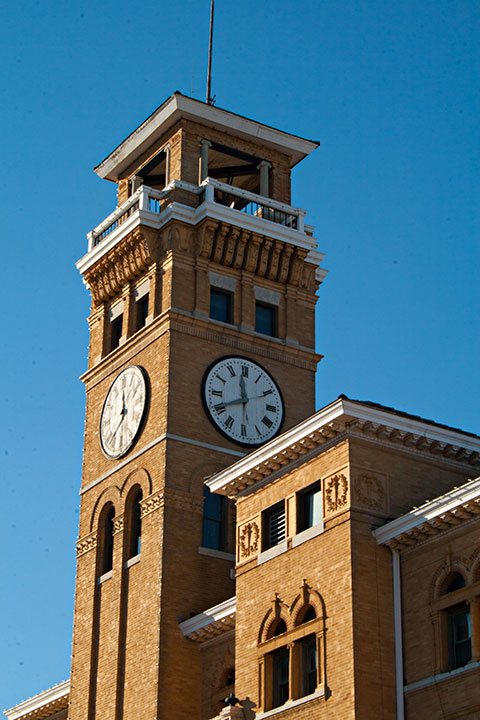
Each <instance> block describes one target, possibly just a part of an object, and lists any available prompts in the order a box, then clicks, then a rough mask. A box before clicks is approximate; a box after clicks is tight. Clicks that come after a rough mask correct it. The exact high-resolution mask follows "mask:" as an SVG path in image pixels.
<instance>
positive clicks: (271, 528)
mask: <svg viewBox="0 0 480 720" xmlns="http://www.w3.org/2000/svg"><path fill="white" fill-rule="evenodd" d="M284 539H285V501H284V500H282V501H281V502H279V503H277V504H276V505H273V506H272V507H271V508H269V509H268V510H265V512H264V513H263V550H268V548H271V547H274V546H275V545H278V544H279V543H281V542H282V540H284Z"/></svg>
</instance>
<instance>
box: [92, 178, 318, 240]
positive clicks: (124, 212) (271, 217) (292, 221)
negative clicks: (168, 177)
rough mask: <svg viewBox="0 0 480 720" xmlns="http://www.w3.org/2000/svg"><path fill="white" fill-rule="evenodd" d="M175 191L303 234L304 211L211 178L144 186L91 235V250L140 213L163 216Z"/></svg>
mask: <svg viewBox="0 0 480 720" xmlns="http://www.w3.org/2000/svg"><path fill="white" fill-rule="evenodd" d="M175 188H179V189H183V190H187V191H188V192H191V193H192V194H194V195H195V194H196V195H199V196H200V197H199V202H200V205H201V204H202V203H204V202H209V203H214V204H216V205H222V206H224V207H227V208H229V209H230V210H236V211H239V212H243V213H246V214H247V215H251V216H252V217H256V218H260V219H262V220H268V221H269V222H274V223H276V224H278V225H284V226H285V227H288V228H291V229H292V230H297V231H299V232H301V233H304V216H305V211H304V210H300V209H299V208H294V207H292V206H290V205H285V204H284V203H280V202H278V201H276V200H271V199H270V198H265V197H262V196H261V195H257V194H256V193H252V192H249V191H247V190H243V189H242V188H236V187H234V186H233V185H227V184H226V183H222V182H220V181H219V180H214V179H213V178H210V177H208V178H206V179H205V180H204V181H203V182H202V184H201V185H191V184H190V183H185V182H181V181H178V180H173V181H172V182H171V183H170V184H169V185H168V186H167V187H166V188H165V189H164V190H154V189H153V188H150V187H147V186H146V185H142V186H141V187H139V188H138V190H136V192H135V193H133V195H132V196H131V197H129V198H128V200H126V201H125V202H124V203H122V205H120V207H118V208H117V209H116V210H114V212H113V213H111V214H110V215H109V216H108V217H107V218H105V220H104V221H103V222H102V223H100V225H98V226H97V227H96V228H95V229H94V230H92V231H91V232H90V233H88V236H87V237H88V249H89V250H91V249H92V248H94V247H95V246H96V245H98V244H99V243H101V242H102V241H103V240H105V238H107V237H108V236H109V235H111V234H112V233H113V232H115V230H117V229H118V228H119V227H120V226H121V225H122V224H123V223H125V222H126V221H127V220H128V218H129V217H131V215H133V214H134V213H136V212H137V211H147V212H151V213H155V214H159V213H161V211H162V209H163V206H164V203H163V202H162V201H164V200H165V198H167V197H168V195H169V194H170V192H171V191H172V190H174V189H175Z"/></svg>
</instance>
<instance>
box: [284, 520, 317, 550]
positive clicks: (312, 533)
mask: <svg viewBox="0 0 480 720" xmlns="http://www.w3.org/2000/svg"><path fill="white" fill-rule="evenodd" d="M322 533H323V520H321V521H320V522H319V523H317V524H316V525H312V526H311V527H309V528H307V529H306V530H302V532H300V533H297V535H294V536H293V537H292V547H297V546H298V545H302V543H304V542H307V540H311V539H312V538H314V537H317V535H321V534H322Z"/></svg>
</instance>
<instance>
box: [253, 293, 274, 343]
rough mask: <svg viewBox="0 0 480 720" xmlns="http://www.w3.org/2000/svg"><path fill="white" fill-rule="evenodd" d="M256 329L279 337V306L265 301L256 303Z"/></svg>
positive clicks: (264, 333)
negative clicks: (267, 303)
mask: <svg viewBox="0 0 480 720" xmlns="http://www.w3.org/2000/svg"><path fill="white" fill-rule="evenodd" d="M255 331H256V332H258V333H262V335H270V336H271V337H277V332H278V331H277V308H276V307H274V306H273V305H266V304H265V303H261V302H258V301H257V302H256V303H255Z"/></svg>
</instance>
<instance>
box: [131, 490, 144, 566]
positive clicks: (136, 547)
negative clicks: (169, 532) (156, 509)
mask: <svg viewBox="0 0 480 720" xmlns="http://www.w3.org/2000/svg"><path fill="white" fill-rule="evenodd" d="M141 499H142V493H141V492H139V493H138V494H137V495H136V497H135V500H134V501H133V503H132V507H131V517H130V528H129V530H130V547H129V554H128V558H129V559H130V558H132V557H135V555H139V554H140V550H141V543H142V520H141V518H140V510H141V508H140V501H141Z"/></svg>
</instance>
